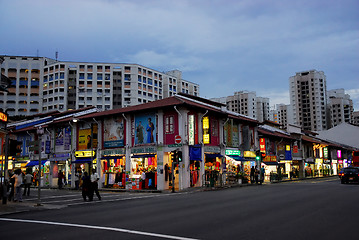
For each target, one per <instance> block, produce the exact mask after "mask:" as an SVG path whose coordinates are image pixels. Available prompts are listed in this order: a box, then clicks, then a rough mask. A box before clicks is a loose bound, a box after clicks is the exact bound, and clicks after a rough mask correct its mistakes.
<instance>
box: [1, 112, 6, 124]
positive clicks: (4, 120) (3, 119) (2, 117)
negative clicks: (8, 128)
mask: <svg viewBox="0 0 359 240" xmlns="http://www.w3.org/2000/svg"><path fill="white" fill-rule="evenodd" d="M0 121H2V122H7V115H6V114H5V113H2V112H0Z"/></svg>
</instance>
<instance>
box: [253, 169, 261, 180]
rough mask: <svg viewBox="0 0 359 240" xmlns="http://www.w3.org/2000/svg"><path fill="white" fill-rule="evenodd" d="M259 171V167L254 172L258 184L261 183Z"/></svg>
mask: <svg viewBox="0 0 359 240" xmlns="http://www.w3.org/2000/svg"><path fill="white" fill-rule="evenodd" d="M259 177H260V176H259V170H258V167H256V168H255V172H254V178H255V181H256V184H258V181H259Z"/></svg>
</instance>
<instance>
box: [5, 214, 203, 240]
mask: <svg viewBox="0 0 359 240" xmlns="http://www.w3.org/2000/svg"><path fill="white" fill-rule="evenodd" d="M0 221H7V222H22V223H36V224H47V225H57V226H66V227H78V228H89V229H96V230H107V231H115V232H123V233H128V234H137V235H144V236H150V237H158V238H167V239H177V240H197V239H195V238H186V237H178V236H172V235H167V234H159V233H150V232H141V231H134V230H128V229H123V228H113V227H101V226H92V225H83V224H72V223H61V222H47V221H37V220H26V219H13V218H0Z"/></svg>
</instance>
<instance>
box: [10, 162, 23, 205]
mask: <svg viewBox="0 0 359 240" xmlns="http://www.w3.org/2000/svg"><path fill="white" fill-rule="evenodd" d="M11 178H15V184H14V187H15V196H14V201H15V202H16V201H19V202H22V189H21V188H22V186H21V185H22V184H23V176H22V172H21V169H16V170H15V174H14V175H13V176H12V177H11Z"/></svg>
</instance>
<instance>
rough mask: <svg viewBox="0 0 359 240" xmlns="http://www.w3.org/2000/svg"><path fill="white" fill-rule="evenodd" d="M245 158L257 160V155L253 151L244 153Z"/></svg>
mask: <svg viewBox="0 0 359 240" xmlns="http://www.w3.org/2000/svg"><path fill="white" fill-rule="evenodd" d="M243 156H244V157H248V158H255V157H256V156H257V155H256V153H255V152H252V151H244V153H243Z"/></svg>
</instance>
